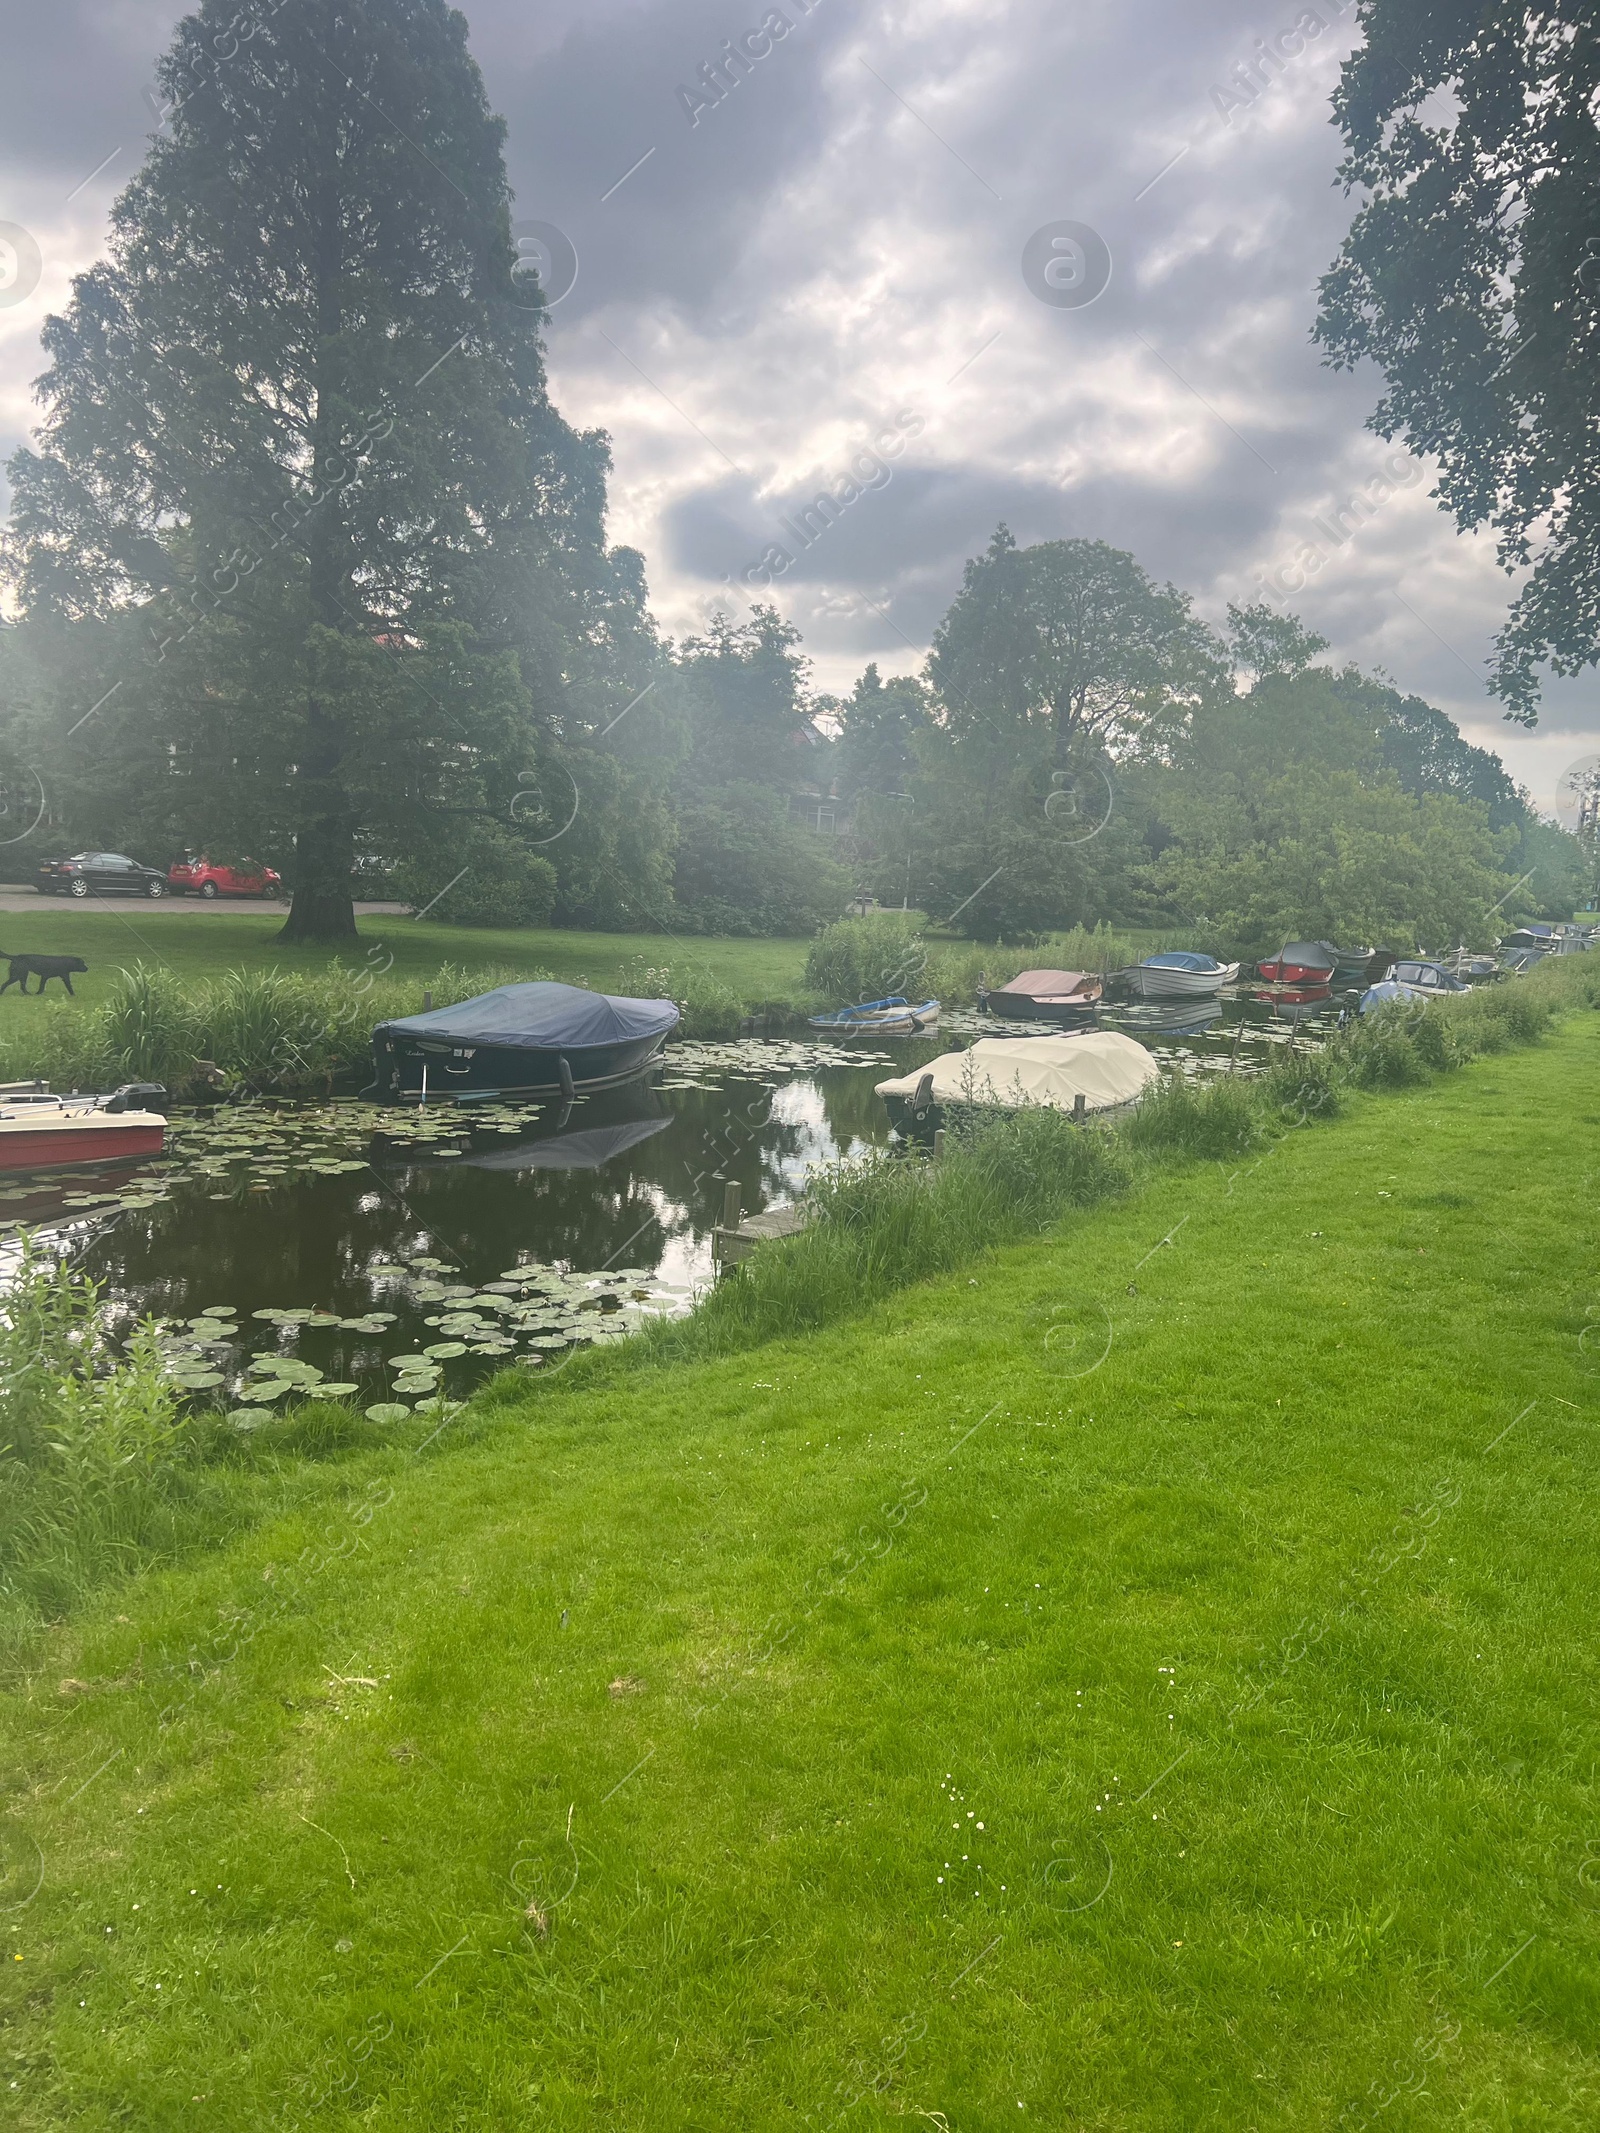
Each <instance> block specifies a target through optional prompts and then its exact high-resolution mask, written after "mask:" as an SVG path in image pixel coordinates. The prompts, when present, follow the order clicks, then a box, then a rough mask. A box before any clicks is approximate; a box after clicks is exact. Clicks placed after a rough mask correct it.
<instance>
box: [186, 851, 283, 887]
mask: <svg viewBox="0 0 1600 2133" xmlns="http://www.w3.org/2000/svg"><path fill="white" fill-rule="evenodd" d="M167 886H168V887H169V888H170V889H171V890H173V892H174V893H175V894H176V895H179V896H205V897H216V896H281V895H282V894H283V877H282V875H281V874H276V873H274V872H273V870H272V868H271V867H264V866H262V865H261V863H260V862H259V860H255V859H241V860H240V862H239V864H238V865H237V866H236V867H230V866H224V865H223V864H222V862H221V860H219V859H208V858H207V857H206V855H205V853H204V852H202V853H201V854H200V856H199V858H198V859H197V858H195V856H194V854H193V853H190V854H189V855H188V856H187V857H186V858H183V859H177V860H174V861H173V863H172V865H171V866H170V867H168V869H167Z"/></svg>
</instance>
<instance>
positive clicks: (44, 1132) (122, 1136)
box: [0, 1089, 167, 1170]
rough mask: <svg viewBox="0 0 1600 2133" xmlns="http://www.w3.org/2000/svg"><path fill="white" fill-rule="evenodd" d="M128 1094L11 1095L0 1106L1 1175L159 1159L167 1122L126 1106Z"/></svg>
mask: <svg viewBox="0 0 1600 2133" xmlns="http://www.w3.org/2000/svg"><path fill="white" fill-rule="evenodd" d="M132 1093H133V1092H131V1091H124V1090H119V1091H118V1092H117V1094H116V1095H115V1096H111V1097H104V1096H46V1095H34V1096H13V1097H11V1098H9V1099H7V1100H5V1101H4V1102H0V1170H56V1169H63V1168H66V1167H68V1166H77V1165H79V1164H83V1163H115V1162H125V1161H127V1160H128V1159H129V1158H130V1157H133V1156H144V1155H159V1154H160V1153H161V1150H162V1146H163V1144H164V1142H165V1139H166V1131H167V1122H166V1120H165V1119H164V1118H163V1117H162V1115H161V1113H160V1112H159V1111H146V1110H143V1109H140V1108H139V1106H138V1104H137V1102H133V1103H130V1102H129V1100H128V1099H129V1096H130V1095H131V1094H132ZM150 1093H151V1094H152V1095H154V1094H156V1093H158V1092H157V1091H155V1090H154V1089H152V1090H151V1091H150Z"/></svg>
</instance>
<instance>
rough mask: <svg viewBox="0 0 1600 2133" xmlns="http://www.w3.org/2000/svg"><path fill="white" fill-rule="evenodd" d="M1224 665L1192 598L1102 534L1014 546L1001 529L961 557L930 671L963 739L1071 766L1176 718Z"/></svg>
mask: <svg viewBox="0 0 1600 2133" xmlns="http://www.w3.org/2000/svg"><path fill="white" fill-rule="evenodd" d="M1225 675H1226V667H1225V664H1224V661H1223V659H1222V655H1221V647H1220V646H1219V645H1218V644H1217V642H1216V640H1215V638H1213V636H1212V635H1211V632H1210V631H1209V630H1208V629H1207V628H1206V626H1205V624H1204V623H1202V622H1201V621H1199V620H1198V619H1197V618H1196V617H1195V616H1194V614H1193V613H1192V612H1191V605H1190V600H1189V596H1188V595H1187V594H1186V593H1180V592H1179V591H1177V589H1176V588H1175V587H1173V586H1171V585H1157V584H1155V583H1154V582H1153V581H1152V580H1151V579H1150V578H1149V577H1147V576H1146V575H1145V573H1144V571H1143V570H1141V569H1140V567H1139V565H1138V564H1137V563H1136V562H1135V561H1134V559H1133V557H1132V556H1131V555H1128V554H1127V553H1126V552H1125V551H1124V550H1122V549H1120V548H1111V547H1108V546H1107V545H1106V543H1105V542H1104V541H1079V540H1073V541H1043V542H1040V543H1039V544H1038V545H1037V546H1036V547H1033V548H1018V546H1017V544H1016V542H1015V540H1014V539H1013V538H1012V536H1011V534H1010V533H1009V532H1008V530H1007V529H1006V527H1004V526H1003V525H1002V526H1001V527H1000V528H999V529H998V530H997V531H996V533H995V535H994V538H993V540H992V541H991V542H990V543H989V547H988V549H987V550H986V551H985V553H984V554H983V555H981V556H976V557H974V558H973V559H972V560H971V561H969V562H968V564H967V567H966V571H965V574H964V576H963V578H962V583H961V590H960V592H959V593H957V595H956V597H955V600H954V602H953V603H952V605H951V607H950V610H949V612H948V613H947V614H946V615H945V618H944V620H943V621H942V622H941V623H940V625H939V628H938V630H937V632H936V634H935V636H934V640H933V650H932V653H931V655H930V657H929V660H928V678H929V680H930V681H931V683H932V685H933V687H934V690H935V691H936V693H937V695H938V697H939V700H940V704H941V706H942V710H943V717H944V721H945V724H946V726H947V728H948V729H949V731H950V732H951V733H952V734H953V735H954V736H956V737H957V738H966V739H971V740H975V741H977V742H978V744H979V745H980V747H983V748H986V749H989V750H994V749H996V748H998V750H999V751H1000V752H1001V753H1002V754H1005V753H1009V754H1011V755H1015V754H1017V753H1019V752H1020V753H1025V754H1029V755H1034V754H1048V756H1049V758H1050V760H1051V761H1052V763H1053V764H1054V766H1055V767H1056V768H1057V769H1062V770H1065V769H1066V768H1068V767H1069V765H1070V764H1071V763H1072V761H1073V760H1074V756H1075V752H1077V751H1081V750H1082V749H1083V748H1084V747H1085V746H1094V747H1098V748H1104V747H1107V746H1112V745H1115V744H1116V743H1117V742H1119V741H1123V742H1126V741H1127V740H1129V739H1131V738H1132V737H1134V736H1135V735H1144V734H1148V733H1149V732H1150V731H1151V729H1153V728H1154V729H1160V728H1162V727H1163V726H1165V725H1168V724H1171V723H1172V722H1173V721H1174V720H1175V719H1181V717H1182V715H1183V713H1184V712H1185V710H1186V709H1187V708H1188V707H1190V706H1192V705H1193V704H1194V703H1195V702H1196V701H1198V700H1199V699H1200V698H1201V697H1202V696H1203V695H1204V694H1205V693H1206V692H1207V691H1208V690H1211V689H1215V688H1217V687H1220V686H1221V685H1222V684H1223V682H1224V679H1225Z"/></svg>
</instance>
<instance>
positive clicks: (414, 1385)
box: [394, 1378, 439, 1399]
mask: <svg viewBox="0 0 1600 2133" xmlns="http://www.w3.org/2000/svg"><path fill="white" fill-rule="evenodd" d="M438 1383H439V1380H438V1379H437V1378H396V1379H395V1384H394V1389H395V1391H396V1392H403V1393H404V1394H405V1395H406V1396H407V1398H408V1399H414V1398H416V1397H417V1395H418V1394H426V1393H430V1392H433V1391H435V1390H436V1389H437V1387H438Z"/></svg>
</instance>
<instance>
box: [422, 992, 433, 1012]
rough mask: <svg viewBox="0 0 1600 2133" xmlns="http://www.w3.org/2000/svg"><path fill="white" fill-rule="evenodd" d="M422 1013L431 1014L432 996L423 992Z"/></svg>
mask: <svg viewBox="0 0 1600 2133" xmlns="http://www.w3.org/2000/svg"><path fill="white" fill-rule="evenodd" d="M422 1012H423V1013H424V1014H425V1015H431V1014H432V1013H433V994H432V993H431V992H425V993H424V994H423V995H422Z"/></svg>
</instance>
